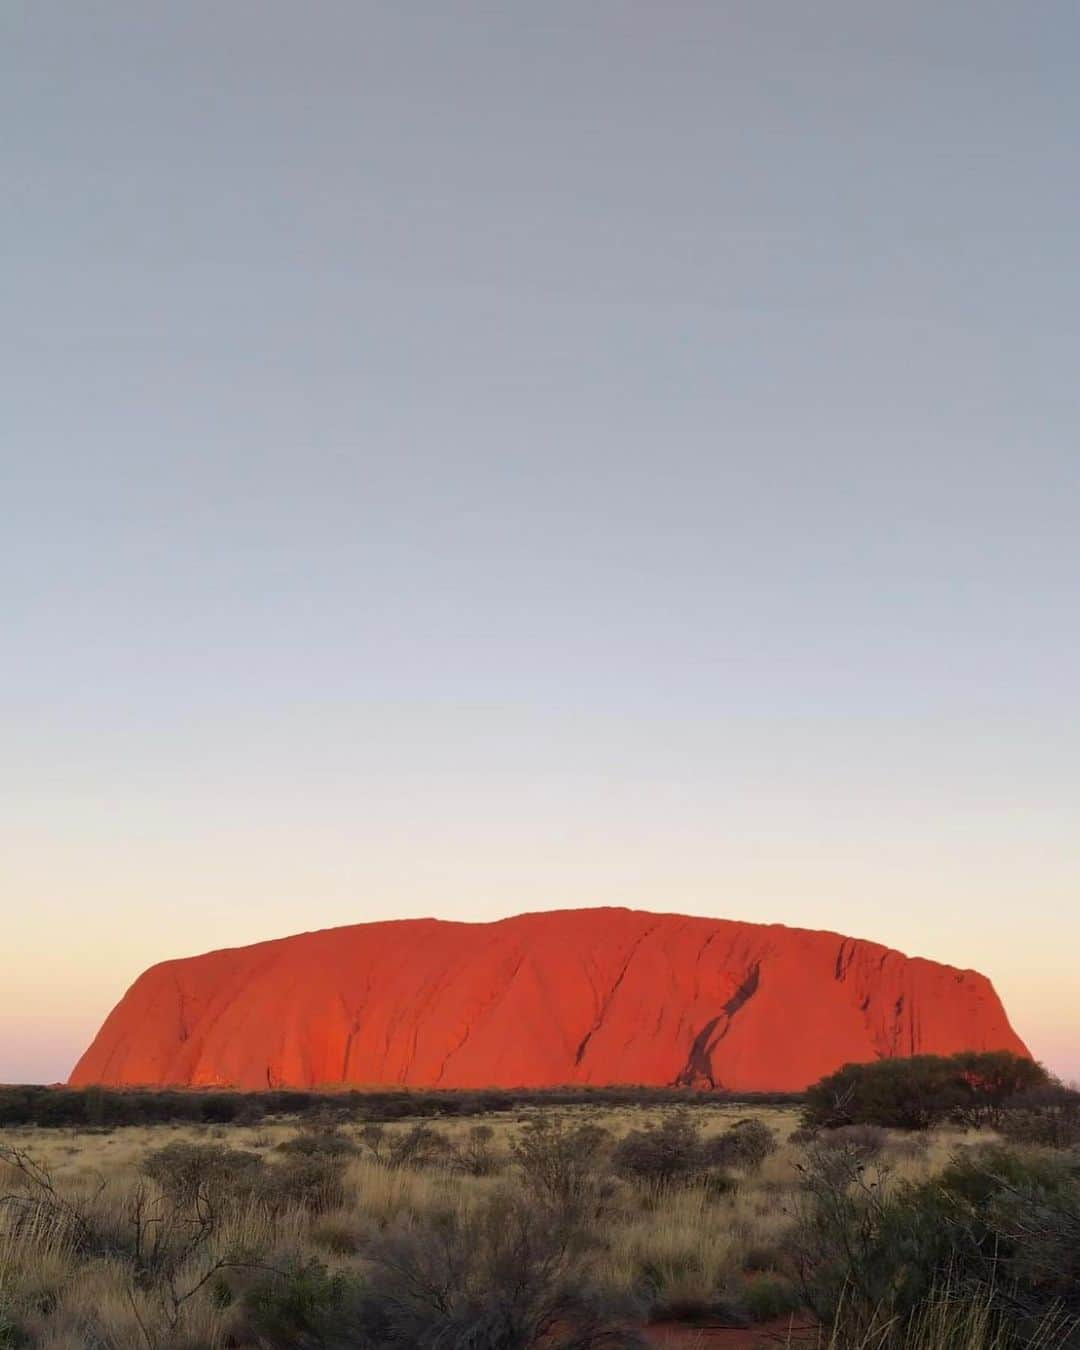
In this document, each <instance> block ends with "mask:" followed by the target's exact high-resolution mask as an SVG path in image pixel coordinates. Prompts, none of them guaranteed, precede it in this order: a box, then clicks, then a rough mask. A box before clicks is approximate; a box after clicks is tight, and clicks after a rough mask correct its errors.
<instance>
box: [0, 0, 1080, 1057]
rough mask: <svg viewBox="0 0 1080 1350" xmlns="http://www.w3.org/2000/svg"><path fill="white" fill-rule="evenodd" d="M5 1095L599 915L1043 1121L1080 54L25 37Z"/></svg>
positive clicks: (171, 19)
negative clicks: (227, 984) (168, 978)
mask: <svg viewBox="0 0 1080 1350" xmlns="http://www.w3.org/2000/svg"><path fill="white" fill-rule="evenodd" d="M0 22H2V32H0V100H2V104H3V107H2V114H3V125H4V129H5V130H4V137H3V149H2V151H0V154H2V156H3V173H2V175H0V181H2V183H3V189H2V190H3V195H4V207H3V211H2V212H0V241H2V245H3V250H2V252H3V269H4V270H3V277H4V296H5V305H4V312H5V316H6V322H5V324H4V328H3V332H4V351H3V360H2V366H0V380H2V383H3V391H2V392H3V396H2V398H0V435H2V440H0V515H2V530H0V557H2V567H0V607H2V615H3V624H2V628H0V644H2V652H0V656H2V660H0V695H2V697H0V739H2V750H0V794H2V808H3V809H2V817H0V820H2V824H0V830H2V840H0V888H2V898H3V905H4V919H3V927H2V930H0V931H2V939H0V940H2V946H0V1080H4V1079H8V1080H22V1079H31V1080H39V1081H40V1080H52V1079H56V1078H59V1077H61V1076H65V1075H66V1074H67V1072H68V1071H69V1069H70V1067H71V1065H72V1063H73V1061H74V1059H75V1058H76V1056H77V1054H78V1053H79V1052H80V1051H81V1050H82V1049H83V1048H84V1046H85V1044H86V1042H87V1041H88V1040H89V1038H90V1036H91V1035H92V1033H93V1032H94V1030H95V1029H96V1026H97V1024H98V1022H99V1021H100V1019H101V1018H102V1017H103V1015H104V1014H105V1012H106V1011H107V1010H108V1008H109V1007H110V1006H111V1005H112V1004H113V1003H114V1002H115V1000H116V999H117V998H118V997H119V995H120V994H121V993H122V991H123V990H124V988H125V987H126V986H127V985H128V984H129V983H130V981H131V980H132V979H133V978H134V977H135V975H136V974H138V972H139V971H140V970H141V969H142V968H144V967H145V966H147V965H148V964H150V963H152V962H154V961H158V960H161V959H163V958H167V957H170V956H176V955H181V954H188V953H192V952H197V951H201V950H205V949H207V948H211V947H216V946H223V945H232V944H239V943H244V942H248V941H254V940H258V939H261V938H266V937H271V936H277V935H281V934H286V933H290V932H295V931H298V930H301V929H306V928H317V927H326V926H329V925H333V924H339V923H349V922H357V921H362V920H366V919H375V918H384V917H397V916H410V915H422V914H436V915H440V916H445V917H453V918H477V919H481V918H493V917H498V916H502V915H506V914H511V913H515V912H518V911H521V910H526V909H549V908H561V907H565V906H571V905H594V904H626V905H631V906H637V907H642V908H653V909H660V910H676V911H683V912H687V913H698V914H709V915H721V916H729V917H733V918H741V919H751V920H762V921H780V922H784V923H789V924H795V925H802V926H807V927H820V928H832V929H835V930H838V931H840V932H844V933H850V934H855V935H859V936H865V937H870V938H874V939H876V940H879V941H882V942H886V943H889V944H891V945H893V946H896V947H899V948H901V949H902V950H904V951H906V952H909V953H913V954H919V955H924V956H928V957H932V958H934V959H937V960H942V961H947V962H951V963H953V964H957V965H962V966H974V967H976V968H978V969H980V970H982V971H984V972H985V973H986V974H988V975H989V976H990V977H991V978H992V979H993V981H994V982H995V984H996V986H997V988H998V990H999V992H1000V993H1001V994H1002V997H1003V998H1004V1000H1005V1003H1006V1006H1007V1008H1008V1010H1009V1012H1010V1014H1011V1016H1012V1020H1013V1022H1014V1024H1015V1026H1016V1027H1017V1029H1018V1031H1019V1032H1020V1033H1021V1034H1022V1035H1023V1036H1024V1037H1025V1038H1027V1040H1028V1041H1029V1043H1030V1044H1031V1046H1032V1048H1033V1050H1034V1051H1035V1053H1036V1054H1037V1055H1039V1056H1040V1057H1042V1058H1044V1059H1045V1060H1046V1061H1047V1062H1048V1063H1049V1064H1050V1065H1051V1066H1052V1067H1054V1068H1055V1069H1057V1070H1058V1071H1059V1072H1061V1073H1063V1074H1065V1075H1066V1076H1069V1077H1073V1076H1080V972H1078V964H1080V886H1078V881H1080V866H1078V856H1080V850H1078V840H1080V719H1078V717H1077V706H1078V693H1077V691H1078V687H1080V624H1078V615H1080V603H1078V602H1080V544H1078V538H1080V436H1078V429H1080V378H1078V374H1077V368H1078V364H1080V317H1078V316H1080V190H1078V187H1077V185H1078V183H1080V162H1078V161H1080V155H1078V150H1080V80H1078V79H1077V57H1078V53H1080V10H1078V8H1077V6H1076V5H1075V4H1074V3H1072V0H1070V2H1069V3H1053V2H1050V3H1040V4H1036V5H1030V6H1028V5H1018V4H1016V3H1012V2H1011V3H1008V4H1000V3H994V2H993V0H979V2H978V3H974V2H971V3H966V2H961V3H953V4H950V5H947V6H941V5H938V4H930V3H924V2H922V0H919V2H917V3H908V4H903V5H890V6H885V5H868V4H865V3H863V0H859V2H858V3H856V2H855V0H851V2H850V3H832V2H831V0H826V2H825V3H820V4H816V5H812V6H811V5H799V4H794V3H788V4H784V5H781V4H775V3H769V0H742V2H741V3H694V4H691V3H668V4H662V5H660V4H655V3H644V0H642V2H641V3H612V0H590V3H588V4H582V3H580V0H574V2H573V3H570V2H568V0H545V3H543V4H540V5H525V4H505V5H502V6H498V7H492V6H489V5H483V6H481V5H473V4H460V3H445V2H442V3H428V4H409V3H402V4H398V3H379V4H375V3H354V2H352V0H350V3H319V2H318V0H316V2H314V3H308V4H304V5H298V4H295V3H283V2H282V0H260V2H259V3H254V2H253V0H230V3H228V4H220V3H215V4H210V3H206V2H205V0H203V2H198V0H196V2H193V3H185V4H183V5H177V4H167V3H160V2H159V3H147V2H146V0H140V3H138V4H136V3H134V0H131V2H130V3H123V4H121V3H116V2H115V0H102V3H96V4H93V5H55V4H49V3H37V2H36V0H35V2H34V3H18V2H17V0H15V2H13V3H9V4H8V5H6V6H5V9H4V15H3V18H2V20H0Z"/></svg>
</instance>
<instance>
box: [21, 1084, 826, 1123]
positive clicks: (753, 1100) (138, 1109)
mask: <svg viewBox="0 0 1080 1350" xmlns="http://www.w3.org/2000/svg"><path fill="white" fill-rule="evenodd" d="M803 1100H804V1099H803V1095H802V1094H801V1093H795V1092H757V1093H754V1092H750V1093H744V1092H740V1093H724V1092H715V1091H714V1092H696V1091H692V1090H690V1089H687V1088H661V1087H632V1086H628V1087H595V1088H590V1087H566V1088H506V1089H503V1088H489V1089H483V1090H478V1091H452V1090H445V1091H422V1090H420V1091H408V1090H405V1089H396V1090H395V1089H385V1088H380V1089H372V1090H370V1091H359V1090H356V1091H352V1090H342V1091H325V1092H319V1091H310V1092H309V1091H299V1090H297V1091H292V1090H286V1089H280V1090H277V1091H270V1092H233V1091H227V1090H218V1089H171V1090H170V1089H155V1088H130V1089H122V1088H99V1087H88V1088H67V1087H34V1086H11V1087H2V1086H0V1128H3V1127H4V1126H11V1125H58V1126H65V1125H66V1126H83V1127H91V1128H105V1127H109V1126H113V1125H155V1124H159V1123H164V1122H170V1121H177V1122H181V1121H188V1122H198V1123H203V1124H208V1125H231V1124H236V1125H251V1124H255V1123H257V1122H258V1121H260V1120H262V1119H264V1118H266V1117H268V1116H300V1117H302V1116H307V1115H313V1114H320V1115H330V1116H334V1117H336V1118H339V1119H341V1120H363V1121H387V1120H401V1119H403V1118H405V1117H409V1116H477V1115H485V1114H488V1113H491V1112H499V1111H515V1110H520V1109H522V1108H523V1107H529V1106H608V1107H615V1106H668V1105H681V1106H688V1107H706V1106H717V1105H722V1104H724V1103H726V1102H731V1103H738V1104H739V1105H746V1106H747V1107H755V1106H757V1107H761V1106H800V1105H802V1103H803Z"/></svg>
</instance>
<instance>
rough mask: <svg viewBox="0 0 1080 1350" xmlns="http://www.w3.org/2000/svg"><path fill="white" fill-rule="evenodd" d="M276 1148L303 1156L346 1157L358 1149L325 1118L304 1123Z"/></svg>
mask: <svg viewBox="0 0 1080 1350" xmlns="http://www.w3.org/2000/svg"><path fill="white" fill-rule="evenodd" d="M278 1150H279V1152H281V1153H291V1154H296V1155H299V1156H301V1157H305V1158H348V1157H350V1156H352V1155H353V1154H355V1153H359V1151H360V1150H359V1148H358V1147H357V1145H356V1144H354V1143H353V1141H352V1140H351V1139H350V1138H349V1137H348V1135H345V1134H342V1133H341V1131H340V1130H339V1129H338V1128H337V1127H336V1126H335V1125H333V1124H330V1123H328V1122H327V1121H325V1120H315V1121H312V1122H310V1123H305V1125H304V1127H303V1128H302V1129H301V1130H299V1131H298V1132H297V1133H296V1134H294V1135H293V1136H292V1138H291V1139H286V1140H285V1141H284V1142H283V1143H281V1144H279V1145H278Z"/></svg>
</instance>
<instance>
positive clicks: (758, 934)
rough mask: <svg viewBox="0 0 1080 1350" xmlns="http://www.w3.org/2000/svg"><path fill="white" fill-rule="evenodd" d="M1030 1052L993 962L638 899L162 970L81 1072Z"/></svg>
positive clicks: (313, 1073) (248, 953) (696, 1072)
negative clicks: (954, 960)
mask: <svg viewBox="0 0 1080 1350" xmlns="http://www.w3.org/2000/svg"><path fill="white" fill-rule="evenodd" d="M968 1049H970V1050H1013V1051H1016V1052H1017V1053H1019V1054H1027V1050H1026V1048H1025V1046H1024V1045H1023V1043H1022V1042H1021V1040H1020V1039H1019V1037H1018V1036H1017V1035H1016V1033H1015V1032H1014V1031H1013V1030H1012V1028H1011V1027H1010V1025H1009V1022H1008V1018H1007V1017H1006V1016H1005V1012H1004V1009H1003V1008H1002V1006H1001V1003H1000V1001H999V999H998V997H997V995H996V994H995V992H994V989H993V987H992V985H991V984H990V982H989V980H987V979H986V978H985V976H983V975H979V974H977V973H976V972H974V971H970V970H955V969H953V968H952V967H951V966H943V965H937V964H936V963H934V962H932V961H924V960H921V959H918V958H908V957H905V956H902V955H901V954H900V953H899V952H895V951H890V950H888V949H887V948H885V947H880V946H878V945H877V944H875V943H872V942H863V941H859V940H856V939H853V938H843V937H840V936H838V935H837V934H835V933H821V932H808V931H805V930H802V929H797V928H784V927H782V926H780V925H763V924H752V923H737V922H733V921H729V920H724V919H699V918H687V917H683V916H681V915H675V914H646V913H642V912H640V911H634V910H626V909H583V910H564V911H556V912H551V913H546V914H522V915H519V916H518V917H517V918H513V919H504V920H502V921H501V922H499V923H489V924H468V923H447V922H442V921H440V920H436V919H406V920H401V921H398V922H393V923H371V924H357V925H355V926H353V927H348V928H332V929H326V930H324V931H323V932H318V933H302V934H300V935H298V936H296V937H290V938H282V939H280V940H278V941H276V942H262V943H259V944H257V945H256V946H253V947H240V948H235V949H233V950H229V951H218V952H208V953H207V954H206V955H204V956H194V957H190V958H188V959H185V960H178V961H166V962H164V963H163V964H162V965H159V966H154V967H152V968H151V969H150V970H148V971H146V972H145V974H143V975H141V976H140V977H139V979H137V980H136V981H135V983H134V984H133V985H132V987H131V989H129V990H128V992H127V994H125V995H124V997H123V999H122V1000H121V1001H120V1003H119V1004H118V1005H117V1007H116V1008H115V1009H114V1010H113V1011H112V1013H110V1015H109V1017H108V1018H107V1020H106V1022H105V1024H104V1026H103V1027H102V1028H101V1030H100V1032H99V1033H98V1035H97V1037H96V1039H95V1040H94V1043H93V1044H92V1045H91V1046H90V1048H89V1050H87V1052H86V1054H85V1055H84V1056H83V1057H82V1059H81V1060H80V1061H79V1063H78V1065H77V1066H76V1068H75V1071H74V1073H73V1074H72V1076H71V1082H72V1083H73V1084H86V1083H106V1084H117V1085H139V1084H142V1085H150V1086H163V1085H170V1084H175V1085H184V1086H193V1087H209V1086H219V1085H232V1086H235V1087H238V1088H248V1089H254V1088H266V1087H267V1086H271V1087H279V1086H295V1087H313V1086H318V1085H324V1084H325V1085H330V1084H345V1083H348V1084H356V1085H363V1086H373V1085H376V1084H409V1085H412V1086H416V1087H444V1088H470V1087H472V1088H476V1087H494V1086H505V1087H542V1086H559V1085H563V1084H572V1083H592V1084H605V1083H606V1084H612V1083H641V1084H686V1085H688V1086H694V1087H713V1086H714V1087H725V1088H730V1089H735V1090H743V1091H752V1090H769V1089H773V1090H799V1089H801V1088H804V1087H806V1085H807V1084H808V1083H812V1082H814V1081H815V1080H817V1079H818V1078H820V1077H821V1076H822V1075H823V1074H825V1073H829V1072H831V1071H832V1070H833V1069H835V1068H837V1067H838V1066H839V1065H841V1064H843V1063H845V1062H847V1061H851V1060H856V1061H858V1060H863V1061H865V1060H872V1059H876V1058H879V1057H881V1056H891V1055H912V1054H921V1053H926V1054H950V1053H952V1052H954V1051H958V1050H968Z"/></svg>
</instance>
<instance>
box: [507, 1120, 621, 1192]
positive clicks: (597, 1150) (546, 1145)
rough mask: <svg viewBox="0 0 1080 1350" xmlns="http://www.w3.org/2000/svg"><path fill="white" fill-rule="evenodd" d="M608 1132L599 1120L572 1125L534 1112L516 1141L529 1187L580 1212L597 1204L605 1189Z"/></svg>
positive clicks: (513, 1151)
mask: <svg viewBox="0 0 1080 1350" xmlns="http://www.w3.org/2000/svg"><path fill="white" fill-rule="evenodd" d="M608 1142H609V1136H608V1133H607V1131H606V1130H603V1129H601V1128H600V1127H599V1126H596V1125H578V1124H575V1125H569V1124H566V1123H565V1122H563V1121H562V1120H559V1119H557V1118H556V1117H554V1116H548V1115H538V1116H534V1117H532V1118H531V1119H530V1120H529V1121H528V1122H527V1123H526V1125H525V1128H524V1129H523V1130H522V1131H521V1133H520V1135H519V1136H518V1138H517V1139H516V1140H515V1141H514V1143H513V1144H512V1145H511V1150H510V1151H511V1156H512V1158H513V1160H514V1162H515V1163H516V1164H517V1166H518V1168H519V1170H520V1172H521V1180H522V1184H523V1186H524V1187H525V1190H526V1192H527V1193H528V1194H529V1195H531V1196H532V1197H533V1199H534V1200H535V1201H536V1202H537V1203H538V1204H540V1205H542V1206H543V1207H544V1208H545V1209H547V1210H549V1211H553V1212H555V1213H560V1214H561V1213H566V1214H580V1213H582V1212H584V1211H585V1210H586V1209H588V1208H590V1207H595V1206H596V1205H597V1204H598V1203H599V1200H600V1198H601V1193H602V1190H603V1183H602V1168H601V1158H602V1157H603V1154H604V1152H605V1150H606V1148H607V1145H608Z"/></svg>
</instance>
